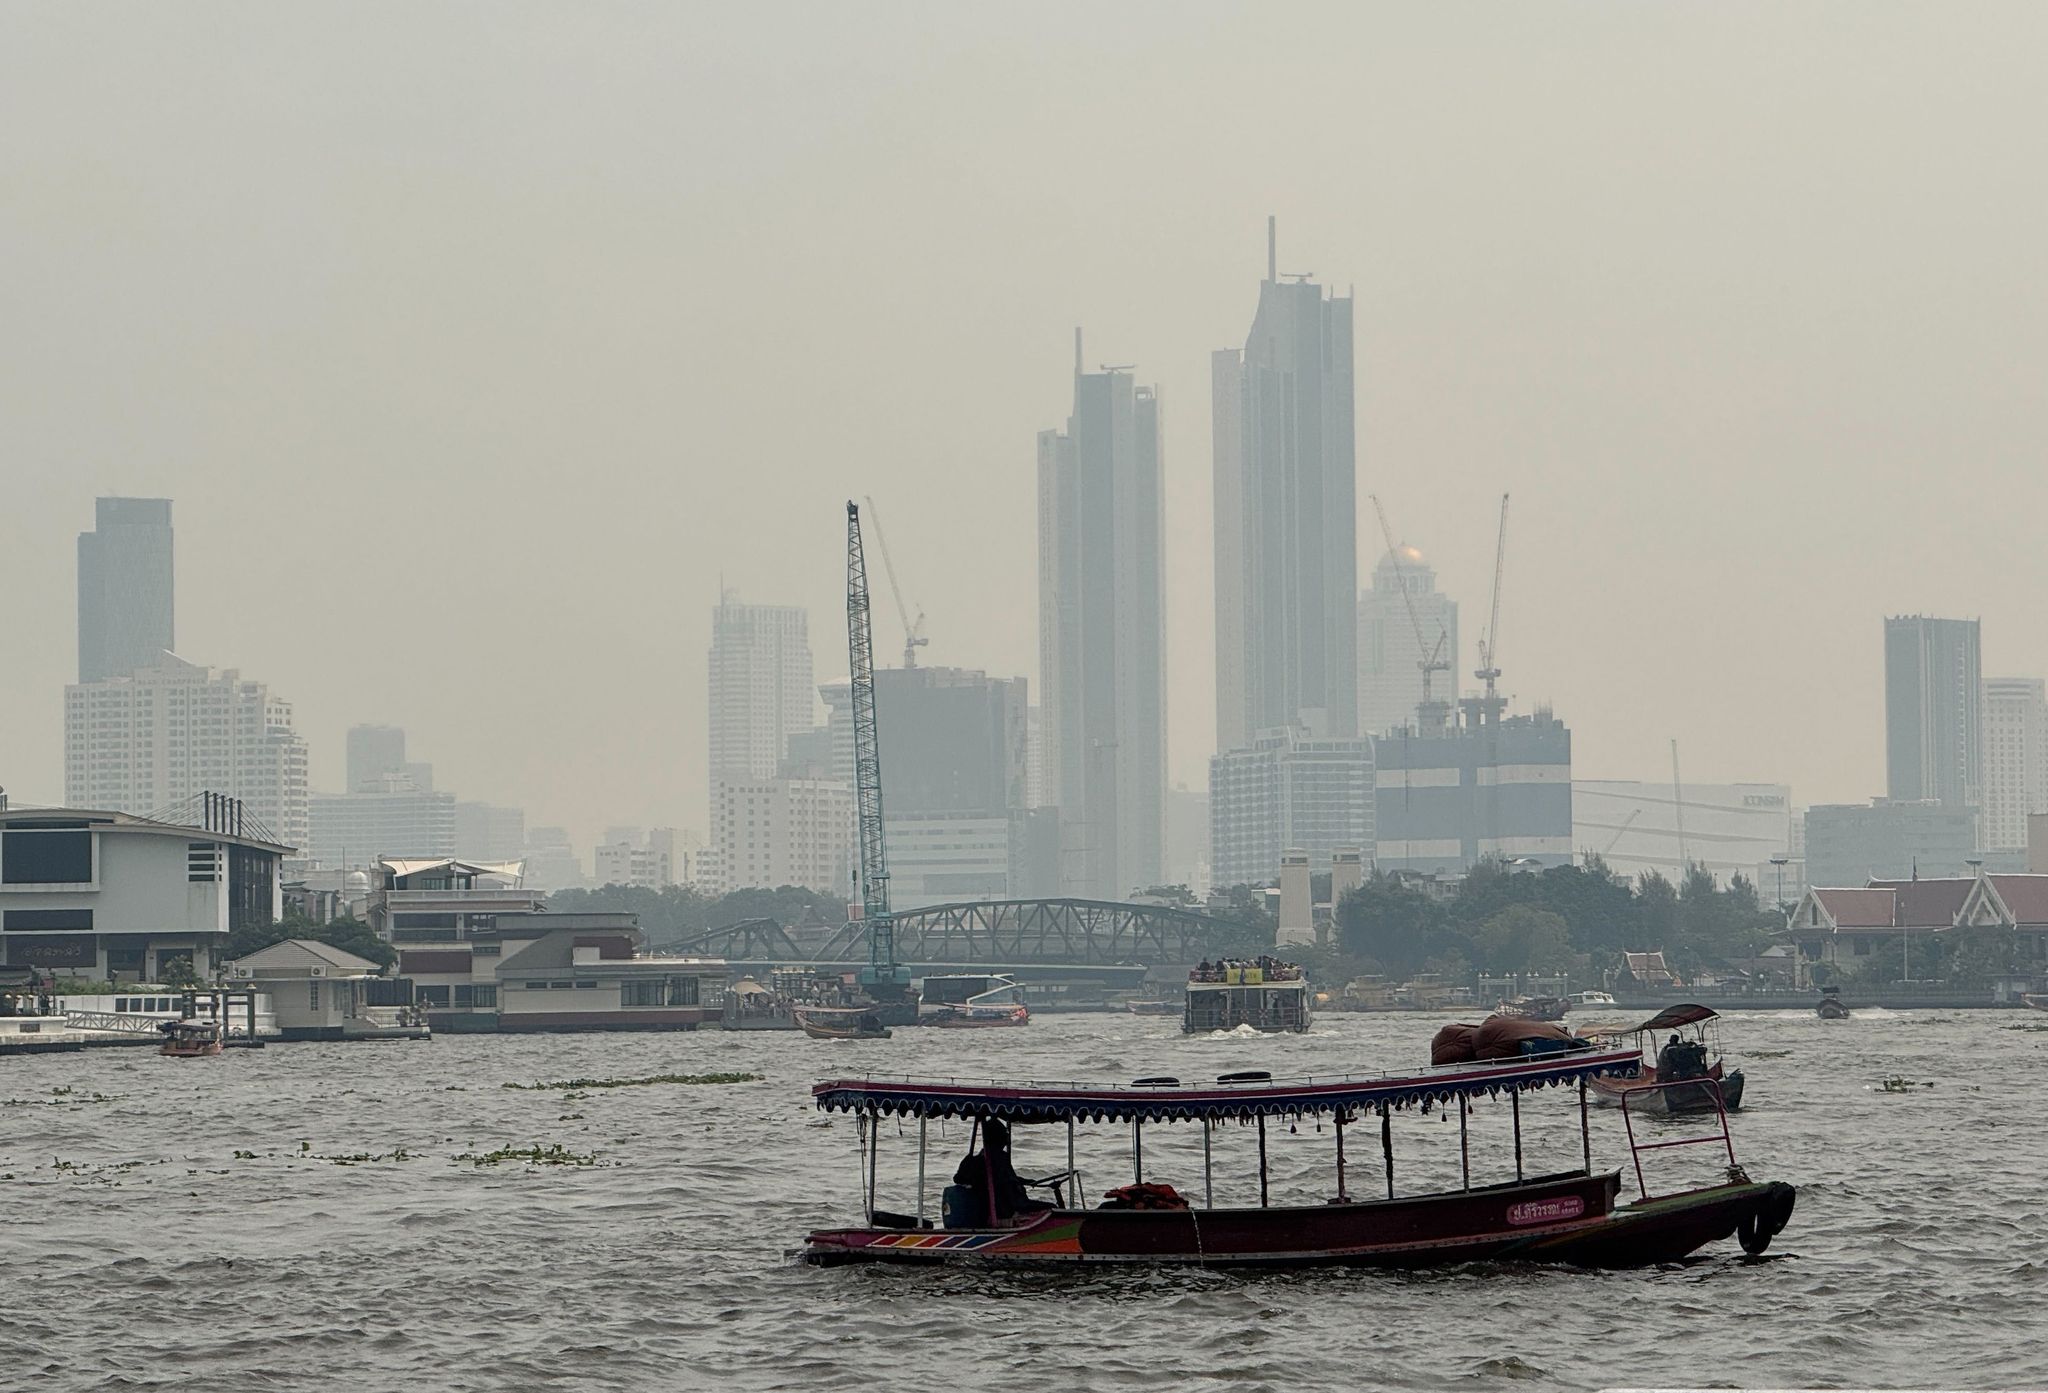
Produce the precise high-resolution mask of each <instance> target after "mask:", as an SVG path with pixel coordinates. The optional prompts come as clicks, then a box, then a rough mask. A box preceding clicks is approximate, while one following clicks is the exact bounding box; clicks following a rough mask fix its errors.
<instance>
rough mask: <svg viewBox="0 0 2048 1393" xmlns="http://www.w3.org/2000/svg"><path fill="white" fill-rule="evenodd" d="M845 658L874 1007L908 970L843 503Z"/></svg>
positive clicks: (851, 533) (871, 640) (863, 571)
mask: <svg viewBox="0 0 2048 1393" xmlns="http://www.w3.org/2000/svg"><path fill="white" fill-rule="evenodd" d="M846 656H847V662H848V666H849V667H850V668H851V670H852V673H853V789H854V806H855V809H856V811H857V812H858V814H859V821H860V906H861V921H862V922H863V923H864V924H865V925H866V926H867V931H868V965H867V966H866V967H864V968H862V969H861V971H860V984H861V987H862V988H863V989H864V990H865V991H866V992H867V994H868V995H869V996H870V997H872V998H873V999H874V1000H875V1001H876V1002H877V1003H878V1004H889V1003H895V1002H900V1001H902V1000H903V998H904V996H905V993H906V991H907V989H908V988H909V986H910V970H909V969H908V968H906V967H904V966H903V965H902V964H901V963H899V962H897V961H896V921H895V919H894V918H892V917H891V916H890V913H889V857H888V849H887V847H886V846H885V845H884V844H883V840H882V750H881V742H880V740H879V739H878V737H877V734H876V727H875V637H874V630H873V628H872V626H871V625H870V623H869V621H868V565H867V558H866V556H865V555H864V554H863V553H862V551H861V544H860V509H859V508H858V507H857V506H855V504H854V502H853V500H852V499H848V500H847V503H846Z"/></svg>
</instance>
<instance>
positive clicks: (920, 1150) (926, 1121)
mask: <svg viewBox="0 0 2048 1393" xmlns="http://www.w3.org/2000/svg"><path fill="white" fill-rule="evenodd" d="M930 1124H931V1119H930V1118H928V1117H920V1118H919V1119H918V1120H917V1226H918V1227H919V1228H923V1227H924V1138H925V1128H926V1127H927V1126H929V1125H930Z"/></svg>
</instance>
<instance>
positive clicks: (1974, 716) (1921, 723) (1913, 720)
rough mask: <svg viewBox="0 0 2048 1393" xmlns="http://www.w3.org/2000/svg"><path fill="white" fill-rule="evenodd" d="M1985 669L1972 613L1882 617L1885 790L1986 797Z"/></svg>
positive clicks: (1966, 801) (1970, 799)
mask: <svg viewBox="0 0 2048 1393" xmlns="http://www.w3.org/2000/svg"><path fill="white" fill-rule="evenodd" d="M1983 700H1984V670H1983V664H1982V660H1981V658H1980V657H1979V654H1978V629H1977V621H1976V620H1974V619H1933V618H1930V617H1928V616H1926V615H1920V614H1911V615H1901V616H1898V617H1897V618H1887V619H1886V620H1885V621H1884V733H1885V792H1886V793H1887V794H1888V795H1889V796H1890V798H1891V799H1892V801H1893V802H1912V801H1915V800H1918V799H1929V798H1931V799H1935V800H1937V801H1939V802H1941V803H1943V804H1945V805H1946V806H1948V807H1951V808H1973V809H1981V808H1982V807H1983V805H1984V792H1983V780H1984V747H1983V732H1982V728H1981V726H1982V706H1983Z"/></svg>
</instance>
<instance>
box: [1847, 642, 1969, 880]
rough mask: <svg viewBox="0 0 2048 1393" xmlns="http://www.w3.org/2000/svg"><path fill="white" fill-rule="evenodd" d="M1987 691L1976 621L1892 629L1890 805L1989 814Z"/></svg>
mask: <svg viewBox="0 0 2048 1393" xmlns="http://www.w3.org/2000/svg"><path fill="white" fill-rule="evenodd" d="M1983 690H1984V683H1983V666H1982V662H1981V659H1980V658H1979V654H1978V632H1977V621H1976V620H1974V619H1933V618H1929V617H1927V616H1925V615H1918V614H1913V615H1902V616H1899V617H1897V618H1887V619H1886V620H1885V621H1884V731H1885V789H1886V792H1887V795H1888V801H1890V802H1893V803H1911V802H1918V801H1921V800H1924V799H1933V800H1935V801H1937V802H1939V803H1940V804H1942V806H1944V807H1948V808H1972V809H1976V808H1981V807H1982V806H1983V799H1984V792H1983V777H1984V749H1983V743H1982V727H1981V725H1980V716H1981V710H1982V704H1983ZM1816 883H1817V884H1818V883H1820V882H1816Z"/></svg>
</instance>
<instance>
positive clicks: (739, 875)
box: [697, 778, 857, 896]
mask: <svg viewBox="0 0 2048 1393" xmlns="http://www.w3.org/2000/svg"><path fill="white" fill-rule="evenodd" d="M713 800H714V801H713V804H712V808H711V827H712V839H711V842H710V844H709V845H708V846H706V847H705V849H704V852H703V854H702V856H701V857H699V859H698V865H699V869H698V876H697V885H698V888H699V889H700V890H702V891H703V892H704V893H705V894H709V895H723V894H727V893H729V892H731V891H734V890H745V889H751V888H756V887H758V888H762V889H775V888H778V887H780V886H784V885H801V886H803V887H804V888H806V889H809V890H816V891H819V892H820V893H823V894H831V895H841V896H845V895H847V894H849V893H850V891H851V889H852V886H853V871H854V866H855V864H856V859H857V852H856V849H855V835H854V808H853V790H852V789H851V788H850V787H848V786H847V784H846V783H845V782H843V781H841V780H839V779H789V778H767V779H721V780H719V781H718V782H717V783H716V784H715V785H714V793H713Z"/></svg>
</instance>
